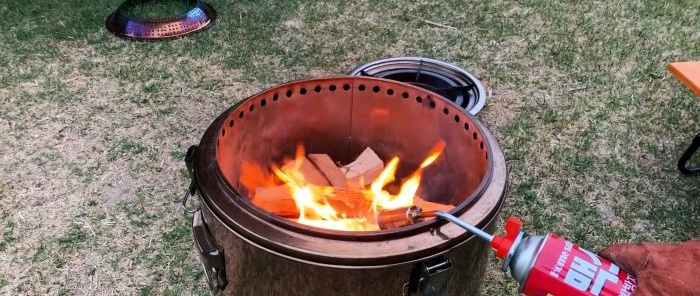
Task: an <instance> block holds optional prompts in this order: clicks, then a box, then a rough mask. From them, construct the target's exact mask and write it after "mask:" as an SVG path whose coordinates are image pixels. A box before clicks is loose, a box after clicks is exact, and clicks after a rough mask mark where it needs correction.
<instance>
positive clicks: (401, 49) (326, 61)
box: [0, 0, 700, 295]
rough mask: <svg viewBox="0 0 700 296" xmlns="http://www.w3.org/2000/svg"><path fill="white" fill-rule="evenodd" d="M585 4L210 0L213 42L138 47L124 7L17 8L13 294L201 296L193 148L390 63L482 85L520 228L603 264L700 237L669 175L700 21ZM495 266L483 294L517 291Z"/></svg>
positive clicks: (696, 107) (3, 196) (7, 46)
mask: <svg viewBox="0 0 700 296" xmlns="http://www.w3.org/2000/svg"><path fill="white" fill-rule="evenodd" d="M589 2H590V1H570V3H559V1H543V0H523V1H499V0H496V1H464V0H462V1H402V0H389V1H350V2H348V1H310V0H299V1H231V2H226V1H223V0H210V1H209V3H210V4H212V6H214V7H215V8H216V9H217V12H218V14H219V20H218V21H217V23H216V24H215V25H214V26H213V27H212V28H211V29H209V30H207V31H205V32H203V33H200V34H197V35H195V36H191V37H188V38H185V39H181V40H175V41H169V42H129V41H124V40H121V39H118V38H115V37H113V36H111V35H110V34H109V33H107V31H106V30H105V29H104V19H105V18H106V16H107V15H108V14H110V13H111V12H112V11H113V10H114V9H115V8H116V7H117V6H119V4H120V3H121V2H120V0H107V1H78V0H66V1H47V0H38V1H20V0H5V1H2V2H1V3H0V28H2V31H1V32H0V104H1V106H2V107H0V135H2V136H1V137H0V293H2V294H8V295H45V294H46V295H73V294H78V295H134V294H140V295H150V294H158V295H190V294H196V295H200V294H201V295H206V294H207V292H206V288H205V285H204V283H203V280H202V277H203V274H202V272H201V270H200V268H199V265H198V263H197V259H196V256H195V254H194V250H193V243H192V240H191V233H190V218H189V216H187V215H184V214H183V213H182V211H181V210H180V208H179V204H178V201H179V200H180V198H181V197H182V194H183V193H184V189H185V187H186V185H187V182H188V177H187V174H186V170H185V168H184V163H183V161H182V160H183V157H184V153H185V151H186V149H187V147H188V146H189V145H191V144H195V143H197V142H198V141H199V137H200V136H201V135H202V134H203V133H204V130H205V129H206V128H207V126H208V125H209V124H210V123H211V121H213V119H214V118H215V117H216V116H217V115H218V114H220V113H221V112H223V111H224V109H225V108H227V107H228V106H231V105H232V104H234V103H235V102H236V101H237V100H240V99H242V98H245V97H246V96H248V95H251V94H254V93H256V92H258V91H260V90H262V89H264V88H266V87H270V86H273V85H275V84H279V83H282V82H285V81H289V80H294V79H301V78H308V77H318V76H327V75H335V74H343V73H346V72H347V71H348V70H349V69H351V68H353V67H354V66H356V65H358V64H360V63H363V62H366V61H369V60H372V59H375V58H379V57H388V56H401V55H422V56H429V57H434V58H438V59H442V60H447V61H451V62H454V63H456V64H459V65H461V66H463V67H465V68H467V69H468V70H469V71H471V72H472V73H474V74H475V75H476V76H477V77H479V78H480V79H481V80H482V81H483V82H484V84H485V85H486V86H487V88H488V90H489V92H490V94H491V95H490V97H489V101H488V102H487V106H486V108H485V110H484V111H483V112H481V113H480V114H479V115H478V118H479V119H481V120H482V121H484V122H485V123H487V124H488V126H489V128H490V129H491V130H492V131H494V133H495V135H496V136H497V138H498V140H499V143H500V144H501V146H502V147H503V149H504V151H505V153H506V158H507V160H508V165H509V170H510V196H509V198H508V200H507V202H506V205H505V207H504V209H503V212H502V216H504V217H505V216H510V215H515V216H519V217H521V218H522V219H523V220H524V223H525V228H526V230H527V231H530V232H537V233H543V232H548V231H553V232H556V233H559V234H561V235H563V236H566V237H568V238H570V239H572V240H574V241H576V242H578V243H580V244H582V245H584V246H586V247H588V248H589V249H593V250H597V249H599V248H602V247H604V246H606V245H609V244H612V243H615V242H626V241H646V240H654V241H684V240H688V239H691V238H698V237H700V228H698V227H697V225H698V223H699V222H700V186H699V185H700V178H686V177H683V176H681V175H680V173H679V172H678V171H677V170H676V168H675V163H676V161H677V158H678V157H679V156H680V154H681V152H682V151H683V150H684V149H685V147H686V146H687V145H688V144H689V141H690V140H691V139H692V136H694V135H695V133H697V132H698V131H700V120H698V118H699V116H698V115H700V100H698V99H696V98H695V97H694V95H693V94H692V93H691V92H690V91H688V90H687V89H686V88H685V87H684V86H682V84H681V83H680V82H678V81H677V80H676V79H675V78H673V77H672V76H671V75H670V74H668V73H667V71H666V69H665V68H666V66H667V65H668V64H669V63H670V62H673V61H684V60H693V59H695V60H697V59H700V18H698V17H697V16H698V15H700V8H699V7H698V6H697V3H696V2H695V1H680V0H678V1H596V2H595V3H589ZM180 8H181V7H180ZM180 8H177V7H176V8H175V10H173V11H178V10H177V9H180ZM166 11H167V10H166ZM148 12H149V11H148V10H142V11H136V12H134V13H135V14H142V13H145V14H147V13H148ZM425 21H429V22H437V23H442V24H445V25H447V26H449V27H453V28H449V27H438V26H433V25H430V24H428V23H426V22H425ZM493 266H494V267H493V268H492V269H491V270H490V271H489V273H488V281H487V282H486V283H484V286H483V292H484V294H485V295H515V294H516V293H517V290H516V287H515V285H514V283H513V281H512V280H510V279H508V278H506V277H505V276H503V275H502V273H500V272H499V271H497V270H496V268H495V267H496V266H497V265H496V264H495V260H494V265H493Z"/></svg>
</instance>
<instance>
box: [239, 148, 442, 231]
mask: <svg viewBox="0 0 700 296" xmlns="http://www.w3.org/2000/svg"><path fill="white" fill-rule="evenodd" d="M444 148H445V143H444V142H443V141H440V142H439V143H438V144H436V145H435V147H433V149H432V150H431V151H430V153H429V154H428V156H427V157H426V158H425V159H424V160H423V162H422V163H421V164H420V166H419V168H418V169H417V170H416V171H415V172H413V173H412V174H411V175H410V176H409V177H408V178H406V179H405V180H404V181H403V183H402V184H401V188H400V190H399V192H398V193H397V194H395V195H392V194H391V193H389V192H388V191H387V190H385V186H386V185H387V184H389V183H391V182H393V181H394V180H395V178H396V176H395V173H396V170H397V168H398V165H399V158H398V157H393V158H392V159H391V160H389V162H388V163H387V164H386V166H385V168H384V170H382V172H381V173H380V174H379V176H378V177H377V178H376V179H375V180H374V181H373V182H372V183H371V184H370V188H369V190H357V192H358V193H360V194H362V195H364V197H365V198H366V199H367V200H368V201H371V206H370V207H369V208H367V210H366V211H364V212H363V213H360V214H361V215H360V216H359V217H352V218H349V217H347V216H346V213H340V212H339V211H338V210H337V209H335V208H334V207H333V206H332V205H331V203H330V202H329V200H328V198H329V197H332V196H334V194H335V193H334V188H333V187H324V186H315V185H312V184H310V183H309V182H308V181H307V180H306V179H305V178H304V175H303V174H302V173H301V172H300V171H299V168H301V165H302V163H303V162H304V161H305V159H306V155H305V152H304V147H303V146H302V145H298V146H297V150H296V153H295V158H294V169H289V170H287V169H285V170H284V171H283V170H281V169H280V168H279V167H276V166H275V167H273V168H272V173H273V174H274V175H275V176H276V177H277V178H279V180H281V181H282V183H283V184H285V185H286V186H287V187H288V188H289V192H290V194H291V196H292V197H293V199H294V202H295V204H296V207H297V209H298V210H299V217H298V218H297V219H296V222H298V223H301V224H305V225H309V226H314V227H320V228H326V229H334V230H347V231H369V230H379V226H378V225H377V224H376V221H375V218H376V216H377V213H379V211H381V210H383V209H396V208H401V207H409V206H412V205H413V200H414V197H415V196H416V193H417V192H418V188H419V186H420V182H421V178H422V174H423V170H424V169H425V168H426V167H428V166H429V165H431V164H432V163H434V162H435V161H436V160H437V159H438V158H439V156H440V155H441V154H442V151H443V150H444ZM249 167H250V166H249ZM255 173H258V172H257V171H256V172H255ZM245 175H246V172H245V171H244V172H243V176H242V177H241V179H244V177H245ZM245 179H246V180H248V182H250V183H253V182H251V181H250V180H254V181H256V182H254V183H265V184H269V183H270V182H263V181H260V180H258V179H256V178H251V177H245ZM244 185H248V184H245V182H244ZM248 189H249V190H250V189H251V188H248Z"/></svg>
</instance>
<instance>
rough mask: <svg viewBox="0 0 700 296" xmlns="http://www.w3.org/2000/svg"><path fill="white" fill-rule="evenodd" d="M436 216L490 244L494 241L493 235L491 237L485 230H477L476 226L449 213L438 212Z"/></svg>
mask: <svg viewBox="0 0 700 296" xmlns="http://www.w3.org/2000/svg"><path fill="white" fill-rule="evenodd" d="M435 215H436V216H438V217H440V218H443V219H445V220H447V221H450V222H452V223H454V224H457V225H458V226H459V227H462V228H464V229H466V230H469V231H470V232H471V233H473V234H476V236H478V237H480V238H483V239H485V240H487V241H489V242H490V241H491V240H492V239H493V235H490V234H488V233H486V232H484V231H483V230H481V229H479V228H477V227H476V226H474V225H471V224H469V223H467V222H464V221H462V219H459V218H457V217H455V216H452V215H450V214H448V213H445V212H443V211H436V212H435Z"/></svg>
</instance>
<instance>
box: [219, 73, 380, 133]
mask: <svg viewBox="0 0 700 296" xmlns="http://www.w3.org/2000/svg"><path fill="white" fill-rule="evenodd" d="M322 89H323V87H322V86H320V85H317V86H315V87H314V91H315V92H321V90H322ZM336 89H337V87H336V86H335V85H333V84H331V85H329V86H328V90H330V91H335V90H336ZM343 89H344V90H346V91H347V90H350V85H349V84H344V85H343ZM393 92H394V91H393V90H391V94H393ZM299 93H300V94H302V95H305V94H306V93H308V91H307V90H306V88H303V87H302V88H301V89H299ZM292 95H294V92H293V91H292V90H288V91H287V92H285V96H287V97H288V98H291V97H292ZM279 97H280V96H279V94H277V93H276V94H273V95H272V100H273V101H275V102H276V101H277V100H279ZM260 106H261V107H265V106H267V100H266V99H262V100H260ZM253 110H255V105H252V104H251V105H250V106H249V107H248V111H249V112H253ZM244 116H245V112H244V111H241V112H240V113H238V118H239V119H241V118H243V117H244ZM234 125H235V122H234V121H233V119H231V120H230V121H229V123H228V126H229V127H233V126H234ZM225 135H226V129H225V128H222V129H221V136H225Z"/></svg>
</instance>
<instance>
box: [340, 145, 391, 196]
mask: <svg viewBox="0 0 700 296" xmlns="http://www.w3.org/2000/svg"><path fill="white" fill-rule="evenodd" d="M383 169H384V162H383V161H382V159H381V158H379V156H378V155H377V154H376V153H374V150H372V149H371V148H369V147H367V149H365V151H362V153H361V154H360V156H358V157H357V159H355V161H353V162H351V163H349V164H347V165H345V166H343V167H342V170H343V171H344V172H345V177H346V178H347V180H348V181H347V182H348V184H349V186H350V187H351V188H363V187H364V186H366V185H368V184H370V183H372V181H374V179H376V178H377V177H378V176H379V174H380V173H381V172H382V170H383Z"/></svg>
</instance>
